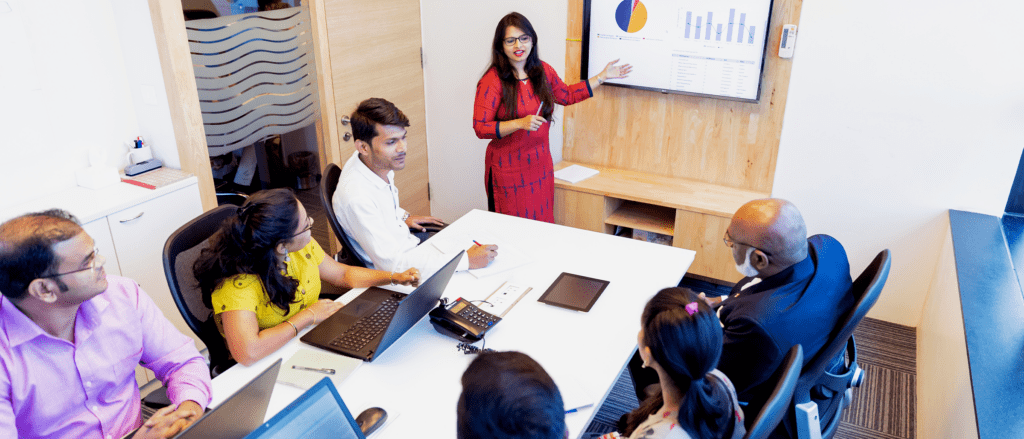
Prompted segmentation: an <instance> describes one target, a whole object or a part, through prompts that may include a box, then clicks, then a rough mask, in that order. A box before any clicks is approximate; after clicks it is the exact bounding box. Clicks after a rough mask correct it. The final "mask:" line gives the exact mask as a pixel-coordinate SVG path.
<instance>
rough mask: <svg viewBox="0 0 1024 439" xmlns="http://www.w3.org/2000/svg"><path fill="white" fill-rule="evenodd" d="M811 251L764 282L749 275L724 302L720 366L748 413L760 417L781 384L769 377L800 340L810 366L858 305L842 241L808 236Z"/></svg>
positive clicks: (750, 416) (722, 308) (819, 236)
mask: <svg viewBox="0 0 1024 439" xmlns="http://www.w3.org/2000/svg"><path fill="white" fill-rule="evenodd" d="M807 243H808V255H807V258H806V259H804V260H803V261H800V262H798V263H796V264H794V265H792V266H791V267H789V268H787V269H785V270H783V271H782V272H780V273H778V274H776V275H774V276H771V277H769V278H766V279H764V280H762V281H761V282H760V283H757V284H754V285H752V286H750V287H747V288H746V289H745V290H743V289H742V287H743V286H744V285H746V284H748V283H750V282H751V281H752V280H753V278H750V277H747V278H743V279H742V280H741V281H740V282H738V283H737V284H736V287H734V288H733V290H732V293H730V295H729V298H728V299H726V300H725V301H723V302H722V306H721V310H720V311H719V317H720V318H721V320H722V325H723V330H724V346H723V349H722V357H721V360H720V361H719V362H718V369H719V370H721V371H722V372H724V373H725V375H726V376H728V377H729V379H730V380H732V382H733V384H735V385H736V392H737V394H738V396H739V399H740V401H746V402H748V406H747V407H746V408H744V412H745V413H746V414H747V417H748V418H749V419H754V418H755V417H756V416H757V414H758V413H759V412H760V411H761V407H762V406H763V405H764V402H765V400H767V399H768V396H769V395H771V392H772V388H773V387H774V385H775V383H772V382H768V381H769V378H770V377H771V376H772V374H773V373H774V372H775V370H776V369H778V367H779V365H780V364H781V363H782V359H783V357H785V356H786V353H787V352H788V351H789V349H790V348H791V347H792V346H793V345H795V344H800V345H803V350H804V365H805V366H806V365H807V363H809V362H810V361H811V360H812V359H813V358H814V356H815V354H817V353H818V351H819V350H821V348H822V347H824V345H825V344H826V343H828V338H829V333H830V332H831V331H832V329H833V328H835V326H836V325H837V324H838V321H839V319H841V318H842V317H843V316H844V315H845V314H847V313H849V312H850V309H851V308H852V307H853V305H854V300H853V296H851V295H849V294H848V292H849V289H850V286H851V284H852V283H853V282H852V280H851V279H850V263H849V261H848V260H847V258H846V250H844V249H843V246H842V244H840V243H839V241H836V240H835V238H832V237H831V236H828V235H814V236H812V237H810V238H808V239H807Z"/></svg>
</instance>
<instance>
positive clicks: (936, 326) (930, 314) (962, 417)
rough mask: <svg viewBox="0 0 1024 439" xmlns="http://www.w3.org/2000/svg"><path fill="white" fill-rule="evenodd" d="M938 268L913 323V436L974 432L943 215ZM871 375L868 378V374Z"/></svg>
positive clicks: (966, 438)
mask: <svg viewBox="0 0 1024 439" xmlns="http://www.w3.org/2000/svg"><path fill="white" fill-rule="evenodd" d="M942 217H943V222H945V225H944V226H943V227H942V231H941V232H940V233H941V234H942V236H941V239H940V247H941V251H940V252H939V255H938V270H937V271H936V273H935V277H934V279H933V280H932V282H931V289H930V290H931V293H930V294H929V295H928V297H927V300H926V301H925V303H924V305H923V309H922V312H921V321H920V324H919V326H918V327H917V376H916V379H917V437H918V438H921V439H933V438H935V439H938V438H950V439H952V438H956V439H974V438H977V437H978V420H977V417H976V416H975V413H976V410H975V406H974V392H973V390H972V388H971V369H970V364H969V363H968V361H967V338H966V335H965V333H964V325H962V324H960V323H961V322H963V318H964V316H963V313H962V312H961V311H960V288H959V285H958V284H957V273H956V258H955V255H954V254H953V236H952V235H951V234H950V230H949V216H948V215H947V214H943V215H942ZM890 275H891V273H890ZM869 379H870V378H869Z"/></svg>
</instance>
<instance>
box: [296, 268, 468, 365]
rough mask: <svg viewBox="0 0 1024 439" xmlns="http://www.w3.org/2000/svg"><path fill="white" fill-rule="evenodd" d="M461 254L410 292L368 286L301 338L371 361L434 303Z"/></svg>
mask: <svg viewBox="0 0 1024 439" xmlns="http://www.w3.org/2000/svg"><path fill="white" fill-rule="evenodd" d="M463 253H465V250H463V251H461V252H459V254H458V255H455V257H454V258H452V260H451V261H448V263H447V264H445V266H444V267H443V268H441V269H440V270H438V271H437V273H434V275H433V276H430V279H427V280H426V281H425V282H423V283H422V284H420V286H419V288H416V290H415V291H413V292H412V293H409V294H404V293H398V292H395V291H389V290H385V289H383V288H377V287H371V288H367V289H366V291H364V292H363V294H360V295H359V297H356V298H355V299H352V302H349V303H348V304H347V305H345V307H344V308H342V309H341V310H340V311H338V312H336V313H334V315H332V316H330V317H328V318H327V320H324V321H323V323H320V324H319V325H317V326H316V327H315V328H313V329H312V330H311V331H309V332H308V333H306V335H304V336H302V339H301V340H302V341H303V342H305V343H309V344H311V345H313V346H317V347H320V348H324V349H327V350H329V351H334V352H337V353H339V354H342V355H347V356H349V357H355V358H359V359H361V360H364V361H373V359H374V358H375V357H377V356H379V355H380V354H381V353H382V352H384V350H385V349H387V348H388V346H391V344H392V343H394V342H395V341H396V340H398V338H399V337H401V336H402V335H403V334H405V332H406V331H408V330H409V328H412V327H413V325H415V324H416V322H418V321H420V319H422V318H423V316H425V315H427V313H429V312H430V310H431V309H433V308H434V307H435V306H437V301H438V300H439V299H440V298H441V295H442V294H443V293H444V289H445V288H446V287H447V286H448V281H450V280H451V279H452V275H453V274H455V267H457V266H458V265H459V260H461V259H462V255H463Z"/></svg>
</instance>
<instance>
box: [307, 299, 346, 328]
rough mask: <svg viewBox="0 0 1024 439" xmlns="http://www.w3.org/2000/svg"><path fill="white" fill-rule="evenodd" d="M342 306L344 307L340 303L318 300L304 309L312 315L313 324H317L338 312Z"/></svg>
mask: <svg viewBox="0 0 1024 439" xmlns="http://www.w3.org/2000/svg"><path fill="white" fill-rule="evenodd" d="M342 306H344V305H342V304H341V303H340V302H335V301H333V300H331V299H320V300H318V301H316V303H314V304H312V305H310V306H309V308H306V309H308V310H309V311H310V312H312V313H313V317H314V320H313V324H317V323H320V322H322V321H324V320H326V319H327V317H328V316H330V315H331V314H334V313H336V312H338V310H339V309H341V307H342Z"/></svg>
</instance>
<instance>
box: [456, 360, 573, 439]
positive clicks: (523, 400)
mask: <svg viewBox="0 0 1024 439" xmlns="http://www.w3.org/2000/svg"><path fill="white" fill-rule="evenodd" d="M564 437H565V406H564V405H563V404H562V395H561V394H560V393H559V392H558V387H557V386H555V382H554V380H552V379H551V376H550V375H548V373H547V372H545V371H544V368H542V367H541V366H540V364H537V362H536V361H533V359H532V358H530V357H529V356H528V355H526V354H523V353H521V352H494V353H485V354H480V355H479V356H478V357H477V358H476V359H475V360H473V362H472V363H470V364H469V367H468V368H466V372H465V373H463V374H462V395H461V396H459V406H458V439H562V438H564Z"/></svg>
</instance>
